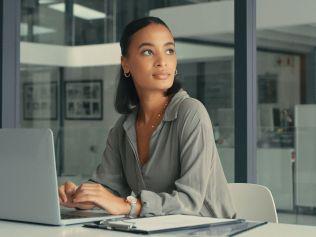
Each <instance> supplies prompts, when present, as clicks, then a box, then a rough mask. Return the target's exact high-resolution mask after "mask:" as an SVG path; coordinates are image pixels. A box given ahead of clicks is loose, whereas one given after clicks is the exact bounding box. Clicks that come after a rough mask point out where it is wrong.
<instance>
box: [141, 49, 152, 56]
mask: <svg viewBox="0 0 316 237" xmlns="http://www.w3.org/2000/svg"><path fill="white" fill-rule="evenodd" d="M142 54H143V55H145V56H150V55H152V54H153V52H152V51H151V50H150V49H146V50H144V51H143V52H142Z"/></svg>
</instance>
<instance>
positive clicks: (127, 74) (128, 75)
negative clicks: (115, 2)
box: [123, 72, 131, 78]
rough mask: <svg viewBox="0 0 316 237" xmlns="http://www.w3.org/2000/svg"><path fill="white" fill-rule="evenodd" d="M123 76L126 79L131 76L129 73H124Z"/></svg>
mask: <svg viewBox="0 0 316 237" xmlns="http://www.w3.org/2000/svg"><path fill="white" fill-rule="evenodd" d="M123 74H124V77H126V78H129V77H130V76H131V73H130V72H124V73H123Z"/></svg>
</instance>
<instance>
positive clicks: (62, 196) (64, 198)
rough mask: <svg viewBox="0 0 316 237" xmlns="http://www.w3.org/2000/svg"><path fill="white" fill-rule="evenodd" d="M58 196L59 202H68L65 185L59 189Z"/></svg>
mask: <svg viewBox="0 0 316 237" xmlns="http://www.w3.org/2000/svg"><path fill="white" fill-rule="evenodd" d="M58 195H59V201H61V202H67V195H66V193H65V186H64V185H61V186H60V187H59V188H58Z"/></svg>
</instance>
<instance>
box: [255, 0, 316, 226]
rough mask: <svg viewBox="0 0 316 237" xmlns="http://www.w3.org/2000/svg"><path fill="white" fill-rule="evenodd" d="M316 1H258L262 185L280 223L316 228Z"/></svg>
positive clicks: (259, 117) (259, 138)
mask: <svg viewBox="0 0 316 237" xmlns="http://www.w3.org/2000/svg"><path fill="white" fill-rule="evenodd" d="M315 7H316V2H315V1H308V0H303V1H299V2H298V1H288V0H277V1H270V0H258V1H257V45H258V56H257V73H258V77H257V80H258V81H257V82H258V121H257V122H258V128H257V131H258V145H257V147H258V149H257V180H258V183H259V184H263V185H265V186H267V187H269V188H270V189H271V191H272V194H273V196H274V199H275V202H276V207H277V209H278V214H279V221H280V222H286V223H297V224H312V225H315V223H316V215H315V214H316V213H315V206H316V159H315V152H316V150H315V138H316V127H315V126H316V125H315V124H316V123H315V121H316V104H315V103H316V100H315V98H316V93H315V88H316V87H315V85H316V77H315V76H316V74H315V67H316V64H315V46H316V34H315V32H316V31H315V29H316V28H315V26H316V19H315V14H314V11H313V10H312V9H315Z"/></svg>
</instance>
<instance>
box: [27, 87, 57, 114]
mask: <svg viewBox="0 0 316 237" xmlns="http://www.w3.org/2000/svg"><path fill="white" fill-rule="evenodd" d="M22 90H23V92H22V94H23V119H24V120H57V116H58V114H57V113H58V103H57V100H58V97H57V82H24V83H23V85H22Z"/></svg>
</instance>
